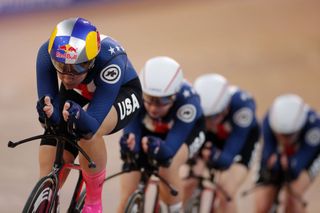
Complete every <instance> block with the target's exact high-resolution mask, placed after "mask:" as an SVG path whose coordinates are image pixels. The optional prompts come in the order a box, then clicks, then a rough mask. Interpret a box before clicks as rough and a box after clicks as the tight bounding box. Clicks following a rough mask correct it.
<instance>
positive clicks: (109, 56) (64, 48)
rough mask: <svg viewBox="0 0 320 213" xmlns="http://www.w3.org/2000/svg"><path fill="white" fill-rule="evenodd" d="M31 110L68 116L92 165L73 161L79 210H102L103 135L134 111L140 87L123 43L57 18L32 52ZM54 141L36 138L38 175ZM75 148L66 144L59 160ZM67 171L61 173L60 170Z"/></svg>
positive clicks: (45, 169) (78, 21)
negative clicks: (82, 189) (80, 186)
mask: <svg viewBox="0 0 320 213" xmlns="http://www.w3.org/2000/svg"><path fill="white" fill-rule="evenodd" d="M36 66H37V67H36V69H37V87H38V97H39V101H38V103H37V110H38V113H39V120H40V122H42V123H43V122H44V119H45V117H47V118H49V121H50V122H51V123H52V124H54V125H63V123H64V122H65V121H68V120H69V119H73V120H74V121H73V122H74V123H75V130H74V131H75V132H76V134H77V135H78V136H80V137H81V140H80V141H79V145H80V146H81V147H82V148H83V149H84V150H85V152H86V153H88V155H89V156H91V157H92V159H93V161H94V162H95V163H96V165H97V167H96V168H95V169H89V168H88V166H87V165H88V162H87V161H86V159H85V158H84V157H83V156H82V155H81V154H80V155H79V161H80V165H81V168H82V174H83V177H84V180H85V183H86V189H87V195H86V200H85V205H84V208H83V212H86V213H88V212H94V213H97V212H102V203H101V191H102V185H101V183H102V182H103V180H104V178H105V175H106V169H105V168H106V162H107V152H106V145H105V143H104V139H103V136H104V135H108V134H111V133H114V132H116V131H118V130H120V129H122V128H123V127H124V126H125V125H126V124H127V123H128V122H129V121H130V120H131V119H132V118H133V117H134V116H135V115H136V114H137V113H138V111H139V109H140V108H141V104H142V91H141V85H140V81H139V79H138V76H137V73H136V71H135V69H134V68H133V66H132V64H131V62H130V60H129V59H128V57H127V54H126V52H125V50H124V49H123V47H122V46H121V45H120V44H119V43H118V42H117V41H115V40H114V39H112V38H111V37H108V36H104V35H100V34H99V32H98V31H97V28H96V27H95V26H94V25H93V24H91V23H90V22H89V21H88V20H85V19H83V18H70V19H66V20H63V21H61V22H60V23H58V24H57V25H56V27H55V28H54V30H53V32H52V34H51V37H50V39H49V40H48V41H46V42H45V43H44V44H43V45H42V46H41V47H40V49H39V51H38V57H37V65H36ZM54 153H55V141H51V140H42V141H41V146H40V150H39V163H40V176H41V177H42V176H45V175H47V174H48V173H49V171H50V170H51V168H52V165H53V159H54ZM77 155H78V153H77V150H75V149H74V148H73V147H72V146H68V145H66V150H65V152H64V160H65V162H73V161H74V159H75V158H76V157H77ZM66 175H67V174H66Z"/></svg>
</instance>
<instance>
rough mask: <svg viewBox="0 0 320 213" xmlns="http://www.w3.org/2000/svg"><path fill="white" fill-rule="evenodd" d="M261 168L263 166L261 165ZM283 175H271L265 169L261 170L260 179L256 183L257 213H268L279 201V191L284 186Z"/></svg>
mask: <svg viewBox="0 0 320 213" xmlns="http://www.w3.org/2000/svg"><path fill="white" fill-rule="evenodd" d="M260 167H261V165H260ZM282 181H283V180H282V177H281V174H276V173H274V174H270V173H268V172H265V169H263V168H260V169H259V173H258V179H257V181H256V184H257V186H256V189H255V190H254V196H255V202H254V203H255V212H256V213H268V212H270V209H271V208H272V207H273V205H274V204H275V201H277V200H278V195H279V193H280V192H279V189H280V188H281V186H282Z"/></svg>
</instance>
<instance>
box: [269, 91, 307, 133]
mask: <svg viewBox="0 0 320 213" xmlns="http://www.w3.org/2000/svg"><path fill="white" fill-rule="evenodd" d="M308 108H309V107H308V105H307V104H305V103H304V101H303V100H302V98H301V97H299V96H298V95H295V94H285V95H281V96H279V97H277V98H276V99H275V100H274V101H273V104H272V106H271V109H270V114H269V123H270V127H271V129H272V130H273V131H274V132H276V133H279V134H292V133H295V132H297V131H299V130H300V129H301V128H302V127H303V125H304V124H305V122H306V120H307V114H308Z"/></svg>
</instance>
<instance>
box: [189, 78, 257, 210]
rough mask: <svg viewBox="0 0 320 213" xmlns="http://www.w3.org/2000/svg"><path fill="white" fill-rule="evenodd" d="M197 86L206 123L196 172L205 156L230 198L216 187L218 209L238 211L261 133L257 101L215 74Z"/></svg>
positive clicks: (197, 83) (216, 180)
mask: <svg viewBox="0 0 320 213" xmlns="http://www.w3.org/2000/svg"><path fill="white" fill-rule="evenodd" d="M194 88H195V90H196V92H197V93H198V94H199V95H200V99H201V106H202V109H203V113H204V115H205V124H206V142H205V144H204V146H203V147H202V150H201V157H200V158H198V159H196V161H197V162H196V166H195V167H194V169H195V170H194V172H195V173H198V172H201V169H199V168H201V162H203V159H204V162H206V164H207V165H208V166H209V168H214V169H216V170H217V171H218V172H216V173H215V174H216V175H215V182H216V183H218V184H219V185H220V186H221V187H222V189H223V190H224V191H225V192H226V193H227V194H228V196H230V197H231V201H227V199H226V195H224V194H222V193H221V191H219V190H217V199H215V201H216V202H217V203H219V205H218V207H217V209H215V212H216V211H217V212H224V213H225V212H236V211H237V208H236V203H237V201H236V194H237V191H238V189H239V188H240V186H241V184H242V183H243V182H244V180H245V178H246V177H247V175H248V173H249V166H250V161H251V158H252V156H253V154H252V153H253V150H254V147H255V144H256V142H257V141H258V139H259V136H260V128H259V124H258V121H257V118H256V104H255V100H254V99H253V97H252V96H251V95H249V94H248V93H247V92H246V91H244V90H242V89H240V88H238V87H235V86H231V85H229V82H228V81H227V79H225V78H224V77H223V76H222V75H219V74H216V73H208V74H204V75H201V76H199V77H198V78H197V79H196V80H195V82H194ZM198 175H200V174H198ZM190 181H192V180H190ZM189 184H190V185H189V186H191V185H192V182H190V183H189ZM186 187H187V188H188V184H187V186H186ZM214 206H217V205H214Z"/></svg>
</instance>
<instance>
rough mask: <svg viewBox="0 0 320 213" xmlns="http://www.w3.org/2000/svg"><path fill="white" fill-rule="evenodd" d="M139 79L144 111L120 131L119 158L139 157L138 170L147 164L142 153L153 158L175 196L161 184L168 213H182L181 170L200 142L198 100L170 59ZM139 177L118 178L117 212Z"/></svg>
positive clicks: (148, 67)
mask: <svg viewBox="0 0 320 213" xmlns="http://www.w3.org/2000/svg"><path fill="white" fill-rule="evenodd" d="M140 80H141V83H142V90H143V101H144V105H143V106H144V107H143V109H142V110H141V111H140V113H139V115H138V116H137V117H136V118H135V119H134V120H133V121H132V122H130V124H129V125H128V126H127V127H126V128H125V129H124V135H123V137H122V138H121V140H120V143H121V148H122V149H121V154H122V155H124V154H125V153H126V152H133V153H138V155H139V157H138V159H137V161H138V163H139V164H140V165H143V164H145V163H146V162H147V160H146V153H147V154H148V155H151V156H152V157H153V158H155V159H156V160H157V162H158V163H159V164H160V168H159V174H160V175H161V176H162V177H164V178H165V179H166V180H167V181H168V182H169V183H170V184H172V185H173V187H174V188H175V189H177V190H178V191H179V194H178V196H176V197H175V196H172V195H171V194H170V192H169V191H168V188H167V187H165V186H164V185H162V183H160V199H161V200H162V201H163V202H164V203H165V204H166V205H167V206H168V209H169V212H171V213H173V212H175V213H176V212H180V210H181V208H182V194H183V193H182V188H181V183H182V182H181V179H180V176H179V168H180V166H181V165H183V164H184V163H185V162H186V161H187V159H188V157H191V156H193V155H194V154H195V153H196V152H197V151H198V149H199V148H200V147H201V145H202V144H203V142H204V131H203V129H204V120H203V115H202V110H201V106H200V99H199V96H198V95H196V94H195V92H194V90H193V89H192V87H191V85H190V84H189V83H187V82H186V81H185V80H184V79H183V73H182V69H181V67H180V65H179V64H178V63H177V62H176V61H175V60H173V59H172V58H169V57H162V56H160V57H154V58H151V59H149V60H148V61H147V62H146V63H145V65H144V67H143V69H142V71H141V73H140ZM148 143H149V144H148ZM139 174H140V173H139V172H130V173H128V174H125V175H123V176H122V178H121V199H120V205H119V208H118V212H119V213H122V212H123V211H124V207H125V204H126V202H127V200H128V197H129V196H130V194H131V193H132V192H133V191H134V190H135V189H136V187H137V184H138V182H139V178H140V176H139Z"/></svg>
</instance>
